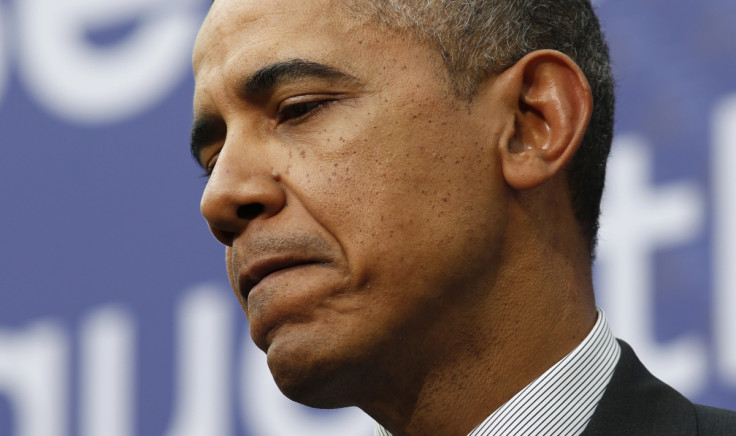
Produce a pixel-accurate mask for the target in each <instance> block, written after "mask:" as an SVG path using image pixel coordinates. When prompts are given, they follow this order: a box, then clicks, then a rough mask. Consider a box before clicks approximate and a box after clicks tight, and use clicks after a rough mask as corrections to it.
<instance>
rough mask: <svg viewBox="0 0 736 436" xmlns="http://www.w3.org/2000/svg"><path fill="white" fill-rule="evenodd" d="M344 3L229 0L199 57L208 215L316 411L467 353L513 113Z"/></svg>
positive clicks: (251, 313) (294, 384)
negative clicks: (378, 382)
mask: <svg viewBox="0 0 736 436" xmlns="http://www.w3.org/2000/svg"><path fill="white" fill-rule="evenodd" d="M343 4H344V3H343V2H342V1H331V0H299V1H296V0H294V1H286V0H272V1H271V0H269V1H265V0H264V1H254V0H249V1H243V0H217V1H216V2H215V4H214V6H213V9H212V11H211V12H210V14H209V16H208V18H207V20H206V22H205V24H204V26H203V28H202V30H201V32H200V35H199V37H198V40H197V44H196V48H195V54H194V69H195V75H196V90H195V97H194V111H195V128H194V132H193V146H194V149H195V151H196V152H197V154H198V157H199V160H200V162H201V163H202V164H203V166H204V167H205V168H207V169H210V170H211V171H212V173H211V177H210V179H209V181H208V183H207V187H206V188H205V191H204V194H203V197H202V204H201V208H202V213H203V214H204V216H205V218H206V219H207V221H208V223H209V225H210V227H211V229H212V231H213V233H214V234H215V236H216V237H217V238H218V239H219V240H220V241H221V242H223V243H225V244H226V245H227V246H228V249H227V266H228V271H229V274H230V277H231V280H232V283H233V286H234V288H235V291H236V293H237V294H238V296H239V298H240V299H241V303H242V306H243V308H244V310H245V312H246V315H247V317H248V320H249V323H250V328H251V336H252V338H253V340H254V341H255V343H256V344H257V345H258V346H259V347H260V348H261V349H262V350H264V351H265V352H266V353H267V356H268V363H269V366H270V368H271V370H272V372H273V374H274V377H275V379H276V382H277V384H279V386H280V387H281V388H282V390H283V391H284V392H285V393H286V394H287V395H289V396H291V397H292V398H294V399H297V400H298V401H302V402H305V403H311V404H314V405H320V406H341V405H345V403H349V402H350V401H351V400H349V398H355V397H356V396H360V395H362V393H360V392H358V391H360V390H366V389H369V388H370V380H371V377H372V374H375V373H376V372H383V374H384V376H389V377H390V374H391V372H392V371H396V372H397V373H399V372H400V371H401V369H400V366H401V365H413V366H415V368H416V372H419V373H420V372H421V371H422V364H421V361H425V360H431V359H434V358H437V355H440V354H441V353H445V352H447V349H448V348H447V347H448V343H450V342H452V341H457V337H458V334H459V333H460V332H462V326H463V325H465V323H466V322H467V321H468V320H470V319H472V317H474V316H479V314H478V312H479V311H480V310H481V309H480V308H479V307H478V305H477V304H476V302H477V301H479V300H480V296H481V295H483V294H485V293H487V292H488V290H489V289H490V288H491V287H492V283H493V280H494V277H495V267H496V265H497V264H498V259H497V258H498V257H499V256H500V253H499V248H498V247H499V246H501V239H502V238H503V234H504V228H505V226H506V220H505V217H506V213H505V210H504V208H505V202H506V201H507V199H506V198H507V195H508V194H507V193H506V190H505V188H504V182H503V179H502V176H501V171H500V169H499V162H498V161H497V157H496V150H495V148H496V147H497V144H498V143H499V142H500V137H501V136H502V135H503V134H505V130H504V129H505V128H506V127H505V126H507V125H508V123H507V122H508V117H505V116H501V112H500V111H499V110H498V107H500V106H501V104H500V103H498V102H493V101H489V99H488V98H486V99H482V104H481V103H479V101H480V100H481V99H476V100H474V102H472V103H467V102H460V101H458V100H456V99H455V97H454V94H453V92H452V91H451V87H450V84H449V83H450V82H449V79H448V77H447V73H446V72H445V70H444V68H443V67H442V62H441V58H440V56H439V54H438V53H436V52H435V51H434V50H432V49H430V48H428V47H426V46H424V45H422V44H419V43H418V42H416V41H415V40H413V39H412V38H408V37H400V36H399V35H397V34H395V33H390V32H388V31H386V30H384V29H379V28H378V27H376V26H374V25H373V24H372V22H371V21H370V20H369V19H367V18H366V19H361V18H358V17H352V18H347V15H346V14H345V13H343V12H342V9H341V7H342V5H343ZM481 92H482V91H481ZM462 333H463V334H464V335H466V336H467V334H468V332H462Z"/></svg>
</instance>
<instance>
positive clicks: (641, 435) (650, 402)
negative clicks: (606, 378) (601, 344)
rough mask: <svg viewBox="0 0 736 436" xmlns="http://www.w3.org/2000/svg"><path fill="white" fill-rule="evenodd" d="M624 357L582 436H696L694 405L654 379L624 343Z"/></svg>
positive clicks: (622, 354) (622, 356) (622, 352)
mask: <svg viewBox="0 0 736 436" xmlns="http://www.w3.org/2000/svg"><path fill="white" fill-rule="evenodd" d="M619 343H620V345H621V358H620V359H619V362H618V364H617V365H616V370H615V372H614V373H613V377H612V378H611V383H610V384H609V385H608V387H607V388H606V392H605V393H604V394H603V398H602V399H601V402H600V403H598V407H597V408H596V411H595V413H594V414H593V416H592V417H591V419H590V423H589V424H588V426H587V427H586V429H585V431H584V432H583V436H600V435H606V436H609V435H610V436H617V435H621V436H655V435H656V436H659V435H667V436H696V435H697V434H698V433H697V421H696V416H695V408H694V406H693V404H692V403H691V402H690V401H688V400H687V399H686V398H685V397H683V396H682V395H680V394H679V393H678V392H677V391H675V390H674V389H672V388H671V387H670V386H668V385H666V384H664V383H663V382H661V381H660V380H659V379H657V378H656V377H654V376H653V375H652V374H651V373H649V371H647V369H646V368H645V367H644V365H642V363H641V362H640V361H639V359H638V358H637V357H636V354H634V351H633V350H632V349H631V347H630V346H629V345H628V344H626V343H625V342H623V341H619Z"/></svg>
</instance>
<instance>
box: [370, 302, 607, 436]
mask: <svg viewBox="0 0 736 436" xmlns="http://www.w3.org/2000/svg"><path fill="white" fill-rule="evenodd" d="M620 355H621V347H620V346H619V344H618V342H616V339H615V338H614V337H613V334H612V333H611V330H610V328H609V327H608V322H607V321H606V316H605V314H604V313H603V311H602V310H601V309H598V320H597V321H596V323H595V325H594V326H593V330H591V331H590V333H589V334H588V336H587V337H586V338H585V339H584V340H583V342H581V343H580V345H578V346H577V347H576V348H575V349H574V350H572V351H571V352H570V353H569V354H568V355H567V356H565V357H563V358H562V360H560V361H559V362H557V363H556V364H554V365H553V366H552V367H551V368H550V369H548V370H547V371H546V372H545V373H544V374H542V375H541V376H539V377H538V378H537V379H536V380H534V381H533V382H531V383H530V384H529V385H527V386H526V387H525V388H524V389H522V390H521V391H520V392H519V393H517V394H516V395H514V396H513V397H512V398H511V399H510V400H509V401H507V402H506V403H504V404H503V405H502V406H501V407H499V408H498V409H497V410H496V411H495V412H493V413H492V414H491V416H489V417H488V418H486V419H485V421H483V422H482V423H481V424H480V425H478V426H477V427H476V428H475V429H474V430H473V431H471V432H470V434H469V435H468V436H491V435H492V436H521V435H535V436H537V435H540V436H542V435H549V436H551V435H554V436H558V435H564V436H578V435H580V434H581V433H582V432H583V430H585V427H586V426H587V425H588V421H590V418H591V416H593V412H595V409H596V407H597V406H598V403H599V402H600V400H601V397H603V392H604V391H605V390H606V387H607V386H608V383H609V382H610V381H611V377H612V376H613V371H614V369H615V368H616V364H617V363H618V359H619V357H620ZM374 435H375V436H391V433H389V432H388V431H387V430H386V429H384V428H383V427H381V426H380V425H378V426H377V427H376V431H375V433H374Z"/></svg>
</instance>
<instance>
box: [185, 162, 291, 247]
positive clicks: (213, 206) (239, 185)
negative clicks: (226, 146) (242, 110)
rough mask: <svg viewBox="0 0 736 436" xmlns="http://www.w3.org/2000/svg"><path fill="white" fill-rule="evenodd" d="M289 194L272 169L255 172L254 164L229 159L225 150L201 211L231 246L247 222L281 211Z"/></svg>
mask: <svg viewBox="0 0 736 436" xmlns="http://www.w3.org/2000/svg"><path fill="white" fill-rule="evenodd" d="M285 204H286V194H285V193H284V190H283V187H282V186H281V183H280V179H279V178H278V176H277V175H274V172H273V170H272V169H271V170H265V168H264V171H256V170H255V168H254V167H253V166H252V163H251V166H246V165H244V164H242V163H241V164H239V163H238V160H237V159H228V158H227V156H226V155H225V153H224V150H223V152H221V154H220V157H219V158H218V161H217V167H216V168H215V171H214V172H213V173H212V176H211V177H210V180H209V181H208V182H207V186H206V187H205V190H204V193H203V194H202V201H201V203H200V210H201V212H202V215H203V216H204V218H205V219H206V220H207V223H208V225H209V227H210V231H211V232H212V234H213V235H214V236H215V238H216V239H217V240H218V241H220V242H221V243H223V244H225V245H227V246H232V244H233V240H234V239H235V238H236V237H237V236H238V235H239V234H241V233H243V232H244V231H245V229H246V227H247V226H248V224H249V223H250V222H252V221H254V220H256V219H265V218H269V217H272V216H274V215H276V214H278V213H279V212H280V211H281V209H283V208H284V206H285Z"/></svg>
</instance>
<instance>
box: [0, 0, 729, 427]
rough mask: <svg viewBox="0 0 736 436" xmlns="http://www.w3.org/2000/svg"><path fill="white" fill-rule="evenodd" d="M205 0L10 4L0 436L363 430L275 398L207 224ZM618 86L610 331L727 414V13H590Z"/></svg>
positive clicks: (0, 116) (608, 244) (652, 5)
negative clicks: (193, 144) (195, 143)
mask: <svg viewBox="0 0 736 436" xmlns="http://www.w3.org/2000/svg"><path fill="white" fill-rule="evenodd" d="M208 4H209V0H108V1H105V2H100V1H94V0H0V186H2V188H0V200H1V201H2V206H1V207H2V209H1V211H2V213H0V272H1V273H0V292H2V299H0V435H17V436H67V435H80V436H99V435H106V436H132V435H150V436H157V435H167V436H204V435H208V436H213V435H214V436H230V435H253V436H293V435H295V434H302V435H320V436H322V435H335V436H350V435H355V436H367V435H370V434H371V431H372V430H371V429H372V426H371V423H370V420H368V419H367V418H366V417H364V416H363V415H362V414H361V413H360V412H359V411H356V410H347V411H338V412H320V411H312V410H308V409H304V408H301V407H299V406H296V405H295V404H293V403H291V402H289V401H288V400H285V399H283V398H282V397H281V396H280V394H278V393H277V392H276V389H275V387H274V386H273V384H272V381H271V379H270V376H269V375H268V373H267V370H266V369H265V364H264V359H263V356H262V355H261V353H260V352H257V351H254V348H253V347H252V346H251V345H250V343H249V338H248V334H247V325H246V323H245V318H244V316H243V315H242V313H240V309H239V308H238V306H237V304H236V301H235V298H234V297H233V296H232V295H231V293H230V291H229V289H228V285H227V280H226V278H225V274H224V263H223V250H222V248H221V247H220V246H219V245H218V244H217V243H216V242H215V241H214V239H212V238H211V236H210V235H209V233H208V231H207V229H206V227H205V224H204V220H203V219H202V218H201V216H200V215H199V211H198V204H199V195H200V193H201V191H202V188H203V186H204V180H203V179H201V178H200V177H199V170H198V169H197V168H196V167H195V165H194V163H193V161H192V160H191V158H190V156H189V153H188V139H189V138H188V135H189V125H190V120H191V91H192V87H193V80H192V77H191V73H190V66H189V62H190V50H191V46H192V42H193V39H194V36H195V34H196V31H197V28H198V26H199V23H200V22H201V20H202V18H203V16H204V14H205V12H206V9H207V5H208ZM598 5H599V10H600V16H601V17H602V20H603V23H604V27H605V29H606V31H607V34H608V37H609V40H610V43H611V49H612V55H613V59H614V62H615V72H616V76H617V80H618V96H619V105H618V122H617V138H616V141H615V145H614V147H615V149H614V152H613V156H612V160H611V164H610V165H611V166H610V172H609V184H608V190H607V193H606V198H605V205H604V218H603V225H604V228H603V231H602V235H601V246H600V255H599V261H598V264H597V267H596V285H597V292H598V302H599V305H601V306H602V307H603V308H604V309H605V310H606V312H607V314H608V316H609V318H610V321H611V324H612V327H613V329H614V332H615V333H616V334H617V336H620V337H622V338H624V339H626V340H628V341H629V342H631V343H632V344H633V345H634V347H635V348H636V349H637V350H638V352H639V353H640V355H641V357H642V358H643V360H644V361H645V363H646V364H647V365H648V366H649V367H650V368H651V369H652V370H653V372H655V373H656V374H658V375H660V376H661V377H662V378H664V379H665V380H666V381H668V382H670V383H671V384H673V385H675V386H676V387H678V388H679V389H681V390H682V391H683V392H685V393H686V394H687V395H688V396H690V397H691V398H692V399H694V400H696V401H699V402H705V403H708V404H712V405H717V406H722V407H729V408H736V340H734V333H736V188H734V186H736V172H734V171H733V168H734V167H736V80H735V79H734V78H735V77H736V2H734V1H733V0H704V1H699V2H693V1H690V0H642V1H637V2H625V1H614V0H602V1H599V2H598Z"/></svg>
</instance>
